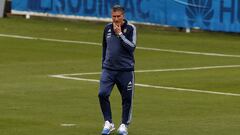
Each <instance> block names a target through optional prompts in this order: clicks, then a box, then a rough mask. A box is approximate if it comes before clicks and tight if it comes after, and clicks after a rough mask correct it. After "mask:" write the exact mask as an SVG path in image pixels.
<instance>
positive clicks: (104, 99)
mask: <svg viewBox="0 0 240 135" xmlns="http://www.w3.org/2000/svg"><path fill="white" fill-rule="evenodd" d="M111 14H112V23H109V24H108V25H106V27H105V29H104V33H103V43H102V47H103V50H102V75H101V80H100V88H99V94H98V97H99V102H100V106H101V110H102V113H103V117H104V120H105V124H104V127H103V130H102V135H109V134H110V133H111V131H113V130H114V129H115V128H114V124H113V122H112V113H111V106H110V101H109V96H110V94H111V91H112V89H113V86H114V85H115V84H116V85H117V87H118V90H119V92H120V94H121V97H122V123H121V124H120V126H119V128H118V131H117V132H118V134H119V135H127V134H128V131H127V127H128V125H129V124H130V122H131V118H132V103H133V93H134V50H135V48H136V28H135V26H134V25H132V24H130V23H128V21H127V20H125V19H124V8H123V7H121V6H119V5H115V6H114V7H113V8H112V12H111Z"/></svg>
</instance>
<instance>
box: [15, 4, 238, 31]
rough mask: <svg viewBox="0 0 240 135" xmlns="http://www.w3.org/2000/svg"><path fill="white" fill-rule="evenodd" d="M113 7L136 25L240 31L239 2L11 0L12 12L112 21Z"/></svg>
mask: <svg viewBox="0 0 240 135" xmlns="http://www.w3.org/2000/svg"><path fill="white" fill-rule="evenodd" d="M114 4H120V5H122V6H124V7H125V9H126V18H128V19H129V20H132V21H136V22H142V23H154V24H160V25H170V26H175V27H186V28H191V27H199V28H201V29H204V30H212V31H226V32H240V0H12V10H13V11H14V12H18V11H27V12H37V13H49V14H53V15H58V14H62V15H76V16H88V17H101V18H109V17H110V12H111V7H112V6H113V5H114Z"/></svg>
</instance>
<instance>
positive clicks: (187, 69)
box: [49, 65, 240, 96]
mask: <svg viewBox="0 0 240 135" xmlns="http://www.w3.org/2000/svg"><path fill="white" fill-rule="evenodd" d="M237 67H240V65H226V66H208V67H193V68H176V69H156V70H138V71H135V72H137V73H144V72H169V71H190V70H203V69H219V68H237ZM97 74H101V72H92V73H74V74H61V75H49V76H50V77H54V78H61V79H70V80H79V81H87V82H94V83H96V82H97V83H99V80H96V79H86V78H79V77H70V76H75V75H79V76H80V75H97ZM135 85H136V86H139V87H145V88H155V89H165V90H175V91H187V92H197V93H206V94H217V95H226V96H240V94H236V93H226V92H217V91H207V90H199V89H187V88H176V87H166V86H158V85H149V84H139V83H136V84H135Z"/></svg>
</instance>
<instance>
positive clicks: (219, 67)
mask: <svg viewBox="0 0 240 135" xmlns="http://www.w3.org/2000/svg"><path fill="white" fill-rule="evenodd" d="M238 67H240V65H225V66H205V67H191V68H169V69H153V70H136V71H134V72H135V73H149V72H171V71H172V72H173V71H192V70H204V69H221V68H238ZM97 74H101V72H90V73H73V74H59V75H62V76H76V75H79V76H80V75H97Z"/></svg>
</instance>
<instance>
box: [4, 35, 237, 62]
mask: <svg viewBox="0 0 240 135" xmlns="http://www.w3.org/2000/svg"><path fill="white" fill-rule="evenodd" d="M0 37H8V38H17V39H28V40H42V41H51V42H61V43H74V44H84V45H94V46H101V44H100V43H96V42H86V41H73V40H61V39H50V38H39V37H30V36H20V35H8V34H0ZM137 49H139V50H148V51H160V52H170V53H181V54H193V55H205V56H217V57H232V58H240V55H231V54H221V53H206V52H192V51H181V50H172V49H159V48H147V47H137Z"/></svg>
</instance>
